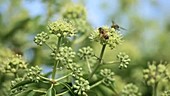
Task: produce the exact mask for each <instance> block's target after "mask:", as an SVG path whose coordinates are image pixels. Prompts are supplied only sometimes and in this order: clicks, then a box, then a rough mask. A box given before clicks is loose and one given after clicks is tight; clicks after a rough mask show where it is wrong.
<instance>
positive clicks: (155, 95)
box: [152, 83, 158, 96]
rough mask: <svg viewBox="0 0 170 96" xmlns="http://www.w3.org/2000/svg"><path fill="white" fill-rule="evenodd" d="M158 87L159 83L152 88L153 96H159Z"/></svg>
mask: <svg viewBox="0 0 170 96" xmlns="http://www.w3.org/2000/svg"><path fill="white" fill-rule="evenodd" d="M157 87H158V83H155V84H154V85H153V86H152V96H157Z"/></svg>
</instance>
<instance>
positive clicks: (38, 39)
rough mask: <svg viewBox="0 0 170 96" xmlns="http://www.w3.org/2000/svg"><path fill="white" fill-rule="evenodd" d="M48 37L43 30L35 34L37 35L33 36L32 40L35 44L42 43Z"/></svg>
mask: <svg viewBox="0 0 170 96" xmlns="http://www.w3.org/2000/svg"><path fill="white" fill-rule="evenodd" d="M48 39H49V36H48V33H45V32H41V33H39V34H37V36H35V38H34V42H35V43H36V44H37V45H40V46H41V45H42V44H43V43H45V42H46V41H47V40H48Z"/></svg>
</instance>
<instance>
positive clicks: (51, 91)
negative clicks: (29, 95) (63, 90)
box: [45, 84, 56, 96]
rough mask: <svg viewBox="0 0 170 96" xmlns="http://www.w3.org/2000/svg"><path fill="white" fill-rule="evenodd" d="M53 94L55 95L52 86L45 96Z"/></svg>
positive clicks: (52, 95)
mask: <svg viewBox="0 0 170 96" xmlns="http://www.w3.org/2000/svg"><path fill="white" fill-rule="evenodd" d="M55 94H56V90H55V89H54V88H53V84H52V85H51V87H50V88H49V89H48V90H47V93H46V95H45V96H55Z"/></svg>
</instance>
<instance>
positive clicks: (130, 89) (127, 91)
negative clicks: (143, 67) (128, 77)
mask: <svg viewBox="0 0 170 96" xmlns="http://www.w3.org/2000/svg"><path fill="white" fill-rule="evenodd" d="M121 96H142V94H141V92H139V89H138V87H137V86H136V85H134V84H132V83H130V84H127V85H126V86H125V87H124V88H123V90H122V91H121Z"/></svg>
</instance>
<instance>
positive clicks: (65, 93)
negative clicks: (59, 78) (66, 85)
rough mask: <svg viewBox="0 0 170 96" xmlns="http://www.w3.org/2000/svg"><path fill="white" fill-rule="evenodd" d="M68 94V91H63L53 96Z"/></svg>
mask: <svg viewBox="0 0 170 96" xmlns="http://www.w3.org/2000/svg"><path fill="white" fill-rule="evenodd" d="M68 92H69V90H66V91H64V92H62V93H58V94H56V95H55V96H63V95H64V94H66V93H68Z"/></svg>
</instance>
